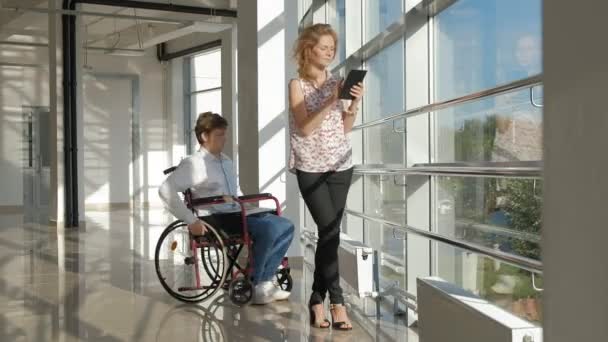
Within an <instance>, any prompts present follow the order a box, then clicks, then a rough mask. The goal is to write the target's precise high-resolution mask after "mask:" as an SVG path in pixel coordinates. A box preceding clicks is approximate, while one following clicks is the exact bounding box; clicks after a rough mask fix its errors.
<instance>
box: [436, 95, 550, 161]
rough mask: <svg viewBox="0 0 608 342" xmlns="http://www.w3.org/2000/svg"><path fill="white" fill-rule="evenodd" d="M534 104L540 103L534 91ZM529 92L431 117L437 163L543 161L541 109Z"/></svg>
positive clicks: (466, 106) (437, 113) (472, 104)
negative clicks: (433, 122)
mask: <svg viewBox="0 0 608 342" xmlns="http://www.w3.org/2000/svg"><path fill="white" fill-rule="evenodd" d="M535 89H536V90H534V92H533V94H534V96H535V100H534V103H536V102H539V101H541V100H540V99H539V96H538V94H541V93H542V89H539V87H536V88H535ZM534 103H533V102H532V101H531V100H530V90H529V89H524V90H521V91H518V92H514V93H509V94H503V95H499V96H496V97H492V98H486V99H483V100H480V101H476V102H471V103H467V104H463V105H459V106H456V107H451V108H446V109H443V110H440V111H438V112H436V113H434V114H435V115H434V118H435V124H434V127H435V140H436V146H435V153H434V160H435V162H438V163H450V162H490V161H491V162H513V161H537V160H541V159H542V109H541V108H540V107H539V106H538V104H537V105H535V104H534Z"/></svg>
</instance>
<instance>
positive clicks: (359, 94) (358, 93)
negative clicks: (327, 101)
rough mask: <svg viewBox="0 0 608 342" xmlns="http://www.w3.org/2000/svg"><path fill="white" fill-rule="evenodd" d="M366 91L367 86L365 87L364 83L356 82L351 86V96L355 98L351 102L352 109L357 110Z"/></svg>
mask: <svg viewBox="0 0 608 342" xmlns="http://www.w3.org/2000/svg"><path fill="white" fill-rule="evenodd" d="M364 91H365V88H364V87H363V83H361V82H359V83H357V84H355V85H354V86H353V87H352V88H350V96H352V97H354V99H353V100H352V101H351V102H350V108H349V110H350V111H353V112H355V111H357V108H358V107H359V103H361V99H362V98H363V93H364Z"/></svg>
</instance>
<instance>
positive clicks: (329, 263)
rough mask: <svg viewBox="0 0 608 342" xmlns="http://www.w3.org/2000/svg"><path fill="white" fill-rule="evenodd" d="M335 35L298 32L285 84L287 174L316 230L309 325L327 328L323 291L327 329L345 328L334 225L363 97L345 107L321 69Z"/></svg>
mask: <svg viewBox="0 0 608 342" xmlns="http://www.w3.org/2000/svg"><path fill="white" fill-rule="evenodd" d="M337 43H338V41H337V34H336V32H335V31H334V30H333V29H332V28H331V26H329V25H326V24H316V25H313V26H310V27H308V28H306V29H304V30H303V31H302V32H301V34H300V36H299V37H298V40H297V41H296V44H295V51H294V57H295V59H296V61H297V63H298V75H299V78H298V79H293V80H291V81H290V82H289V108H290V116H289V118H290V120H289V124H290V142H291V156H290V161H289V166H290V170H292V171H293V172H295V173H296V175H297V179H298V185H299V188H300V192H301V193H302V197H303V198H304V201H305V203H306V206H307V207H308V210H309V211H310V213H311V215H312V217H313V219H314V221H315V223H316V225H317V229H318V235H319V240H318V243H317V248H316V252H315V272H314V282H313V286H312V295H311V297H310V300H309V309H310V319H311V320H310V322H311V325H313V326H315V327H317V328H329V326H330V324H329V321H328V320H327V319H326V318H325V311H324V306H323V302H324V300H325V297H326V295H327V293H329V301H330V312H331V318H332V322H333V323H332V324H331V326H332V327H333V328H334V329H339V330H351V329H352V324H351V323H350V321H349V319H348V315H347V313H346V309H345V306H344V297H343V296H342V288H341V287H340V273H339V269H338V246H339V244H340V222H341V221H342V215H343V213H344V207H345V205H346V197H347V195H348V190H349V187H350V183H351V179H352V174H353V170H352V164H351V156H352V149H351V146H350V139H349V136H348V135H347V134H348V133H349V132H350V131H351V130H352V127H353V124H354V122H355V117H356V114H357V108H358V106H359V104H360V102H361V98H362V96H363V84H361V83H359V84H358V85H356V86H354V87H353V88H351V90H350V94H351V95H352V96H353V97H354V99H353V100H352V101H346V102H350V103H347V104H348V107H346V106H345V103H343V101H342V100H340V99H339V98H338V93H339V91H340V88H341V85H342V79H341V78H339V77H337V76H334V75H332V74H330V72H329V71H328V70H327V67H328V66H329V65H330V64H331V62H332V61H333V60H334V57H335V51H336V45H337Z"/></svg>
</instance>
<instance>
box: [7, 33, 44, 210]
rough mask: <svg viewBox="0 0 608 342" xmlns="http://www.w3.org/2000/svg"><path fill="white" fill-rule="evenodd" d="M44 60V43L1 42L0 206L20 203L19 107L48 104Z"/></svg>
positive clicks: (20, 114)
mask: <svg viewBox="0 0 608 342" xmlns="http://www.w3.org/2000/svg"><path fill="white" fill-rule="evenodd" d="M48 61H49V60H48V49H47V48H46V47H22V46H7V45H3V46H2V47H1V50H0V175H2V177H0V188H1V189H2V191H1V192H0V206H17V207H18V206H22V205H23V174H22V159H23V151H22V148H23V147H25V145H24V144H23V141H22V129H23V118H22V112H23V108H22V107H23V106H49V88H48V87H49V86H48V84H49V77H48V75H49V68H48ZM3 63H16V64H31V65H35V66H37V67H17V66H6V65H2V64H3Z"/></svg>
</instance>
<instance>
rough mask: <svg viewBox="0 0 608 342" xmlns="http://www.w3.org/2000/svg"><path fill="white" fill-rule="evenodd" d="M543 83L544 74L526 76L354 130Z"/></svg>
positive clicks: (356, 128)
mask: <svg viewBox="0 0 608 342" xmlns="http://www.w3.org/2000/svg"><path fill="white" fill-rule="evenodd" d="M541 83H542V74H538V75H536V76H532V77H528V78H524V79H522V80H519V81H515V82H511V83H507V84H504V85H501V86H498V87H494V88H490V89H486V90H482V91H479V92H476V93H473V94H469V95H465V96H461V97H457V98H454V99H451V100H446V101H441V102H436V103H432V104H428V105H424V106H421V107H418V108H414V109H410V110H408V111H405V112H403V113H399V114H393V115H389V116H387V117H385V118H382V119H378V120H373V121H370V122H366V123H364V124H361V125H357V126H354V127H353V130H358V129H363V128H368V127H373V126H377V125H381V124H384V123H387V122H390V121H393V120H396V119H402V118H409V117H412V116H416V115H420V114H425V113H429V112H434V111H438V110H441V109H445V108H449V107H453V106H456V105H460V104H464V103H468V102H473V101H477V100H481V99H484V98H486V97H491V96H495V95H500V94H506V93H510V92H514V91H518V90H521V89H525V88H529V87H533V86H536V85H539V84H541Z"/></svg>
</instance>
